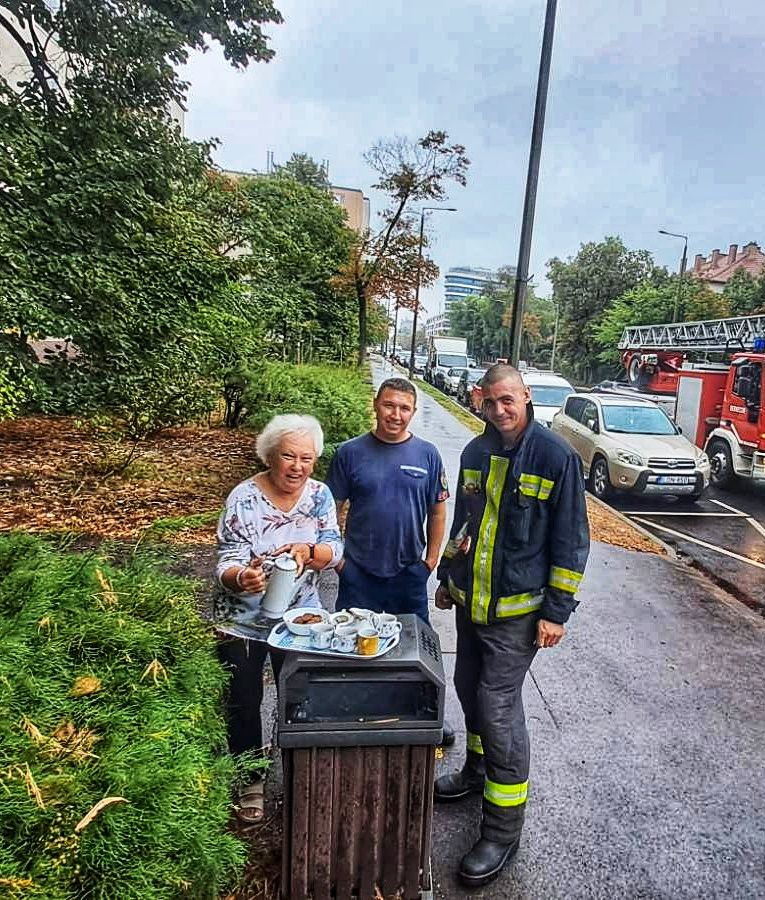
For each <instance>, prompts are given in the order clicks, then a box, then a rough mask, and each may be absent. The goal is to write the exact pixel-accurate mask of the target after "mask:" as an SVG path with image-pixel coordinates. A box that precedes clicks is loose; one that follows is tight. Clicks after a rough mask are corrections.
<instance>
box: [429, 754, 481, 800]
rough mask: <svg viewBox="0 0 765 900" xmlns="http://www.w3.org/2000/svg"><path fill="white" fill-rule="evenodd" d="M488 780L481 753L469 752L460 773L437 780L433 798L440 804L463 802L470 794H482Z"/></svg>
mask: <svg viewBox="0 0 765 900" xmlns="http://www.w3.org/2000/svg"><path fill="white" fill-rule="evenodd" d="M485 779H486V766H485V765H484V761H483V756H481V754H480V753H473V751H472V750H468V752H467V756H466V758H465V765H464V766H463V767H462V768H461V769H460V770H459V772H450V773H449V774H448V775H442V776H441V777H440V778H436V783H435V787H434V791H433V797H434V798H435V800H436V801H437V802H439V803H449V802H451V801H452V800H461V799H462V798H463V797H467V796H468V795H469V794H480V793H481V792H482V791H483V783H484V781H485Z"/></svg>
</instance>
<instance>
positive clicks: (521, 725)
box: [454, 606, 539, 844]
mask: <svg viewBox="0 0 765 900" xmlns="http://www.w3.org/2000/svg"><path fill="white" fill-rule="evenodd" d="M456 616H457V659H456V666H455V671H454V685H455V687H456V689H457V696H458V697H459V701H460V704H461V705H462V711H463V713H464V714H465V728H466V730H467V731H468V732H470V733H471V734H473V735H479V736H480V738H481V741H480V745H481V747H482V748H483V754H484V760H485V762H486V787H485V790H484V796H483V820H482V823H481V835H482V837H484V838H486V839H487V840H490V841H497V842H499V843H504V844H510V843H513V842H514V841H515V840H516V839H517V838H518V837H520V834H521V829H522V828H523V816H524V812H525V809H526V790H527V786H528V778H529V734H528V731H527V730H526V717H525V715H524V712H523V697H522V691H523V680H524V678H525V677H526V672H528V670H529V666H530V665H531V663H532V660H533V659H534V656H535V655H536V651H537V648H536V644H535V641H536V634H537V621H538V620H539V615H538V613H529V614H528V615H525V616H516V617H514V618H512V619H506V620H504V621H496V622H493V623H492V624H491V625H476V624H474V623H473V622H471V621H470V617H469V615H468V614H467V613H466V612H465V610H464V608H462V607H460V606H458V607H457V609H456Z"/></svg>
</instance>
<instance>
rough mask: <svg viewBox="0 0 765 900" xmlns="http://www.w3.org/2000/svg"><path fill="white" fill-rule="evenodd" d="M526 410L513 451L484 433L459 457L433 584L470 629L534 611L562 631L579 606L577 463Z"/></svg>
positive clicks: (582, 521)
mask: <svg viewBox="0 0 765 900" xmlns="http://www.w3.org/2000/svg"><path fill="white" fill-rule="evenodd" d="M529 411H530V421H529V424H528V425H527V427H526V429H525V430H524V432H523V434H522V435H521V438H520V440H519V441H518V443H517V444H516V445H515V447H513V448H512V449H510V450H508V449H506V448H503V446H502V438H501V437H500V434H499V432H498V431H497V430H496V429H495V428H494V426H493V425H491V424H489V425H487V426H486V430H485V431H484V433H483V434H482V435H480V436H479V437H476V438H474V439H473V440H472V441H471V442H470V443H469V444H468V445H467V447H465V449H464V450H463V451H462V456H461V458H460V474H459V482H458V486H457V496H456V506H455V513H454V522H453V523H452V528H451V532H450V535H449V538H450V539H449V542H448V544H447V546H446V550H445V551H444V555H443V557H442V559H441V562H440V564H439V567H438V578H439V581H440V582H441V584H442V585H444V586H445V587H447V589H448V590H449V593H450V595H451V596H452V598H453V599H454V600H455V601H456V602H458V603H460V604H463V605H464V606H465V608H466V610H467V611H468V612H469V613H470V618H471V619H472V621H473V622H475V623H477V624H487V623H490V622H494V621H496V620H501V619H506V618H508V617H511V616H519V615H524V614H526V613H529V612H534V611H537V610H540V611H541V616H542V618H544V619H548V620H549V621H551V622H557V623H559V624H562V623H564V622H566V621H567V620H568V617H569V616H570V615H571V613H572V612H573V611H574V610H575V609H576V607H577V605H578V604H577V601H576V600H575V599H574V595H575V594H576V591H577V589H578V587H579V583H580V582H581V580H582V576H583V574H584V567H585V563H586V562H587V556H588V554H589V550H590V534H589V528H588V524H587V508H586V503H585V493H584V478H583V475H582V464H581V462H580V460H579V457H578V456H577V455H576V454H575V453H574V452H573V450H572V449H571V448H570V447H569V446H568V444H566V443H565V442H564V441H563V440H562V439H561V438H559V437H558V436H557V435H556V434H554V433H553V432H551V431H549V430H548V429H547V428H544V427H543V426H542V425H540V424H539V423H537V422H535V421H534V418H533V409H532V408H531V404H529Z"/></svg>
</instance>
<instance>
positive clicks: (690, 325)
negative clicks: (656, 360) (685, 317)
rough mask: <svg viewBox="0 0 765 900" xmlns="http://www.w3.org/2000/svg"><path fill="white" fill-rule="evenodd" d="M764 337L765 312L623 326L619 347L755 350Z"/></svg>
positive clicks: (680, 349)
mask: <svg viewBox="0 0 765 900" xmlns="http://www.w3.org/2000/svg"><path fill="white" fill-rule="evenodd" d="M764 336H765V315H759V316H738V317H737V318H735V319H709V320H707V321H705V322H672V323H668V324H664V325H635V326H633V327H631V328H625V329H624V331H623V332H622V336H621V340H620V341H619V349H620V350H677V351H689V350H711V351H723V352H724V351H726V350H731V351H735V350H754V349H755V348H757V347H758V346H759V342H761V341H762V339H763V337H764Z"/></svg>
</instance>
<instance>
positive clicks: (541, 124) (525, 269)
mask: <svg viewBox="0 0 765 900" xmlns="http://www.w3.org/2000/svg"><path fill="white" fill-rule="evenodd" d="M557 5H558V2H557V0H547V13H546V15H545V27H544V34H543V36H542V54H541V57H540V61H539V77H538V79H537V100H536V105H535V107H534V125H533V127H532V130H531V149H530V151H529V170H528V174H527V176H526V197H525V199H524V202H523V223H522V225H521V242H520V246H519V248H518V269H517V271H516V273H515V292H514V295H513V315H512V320H511V323H510V349H509V359H510V363H511V365H514V366H517V365H518V357H519V356H520V352H521V330H522V328H523V309H524V305H525V303H526V284H527V282H528V277H529V258H530V256H531V237H532V234H533V231H534V210H535V207H536V202H537V183H538V181H539V161H540V158H541V156H542V137H543V135H544V130H545V110H546V107H547V87H548V84H549V82H550V61H551V59H552V45H553V35H554V33H555V12H556V8H557Z"/></svg>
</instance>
